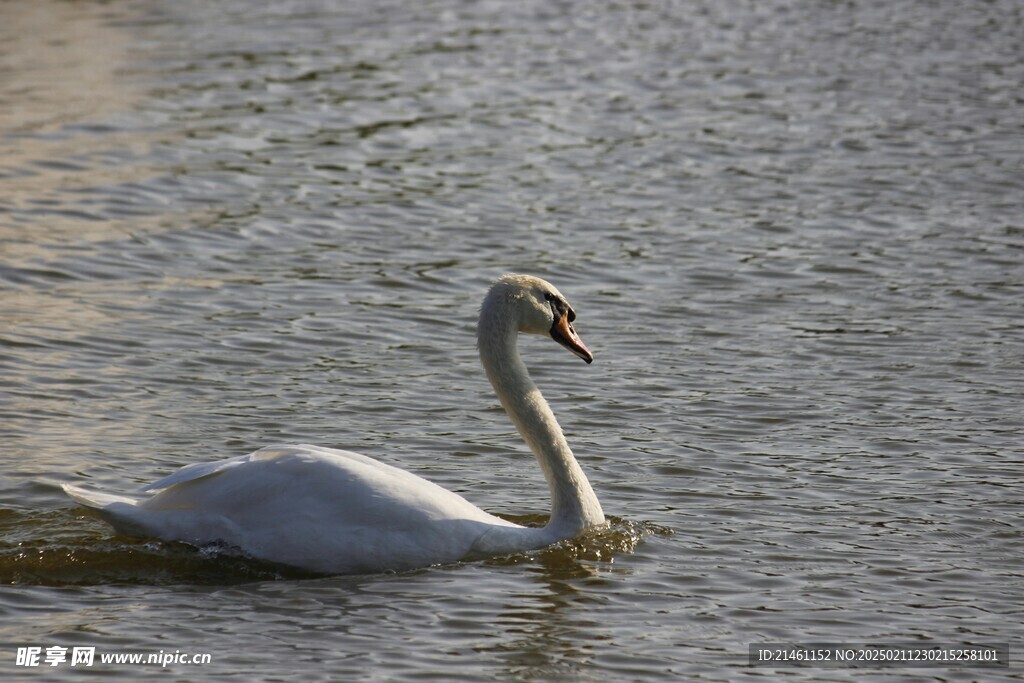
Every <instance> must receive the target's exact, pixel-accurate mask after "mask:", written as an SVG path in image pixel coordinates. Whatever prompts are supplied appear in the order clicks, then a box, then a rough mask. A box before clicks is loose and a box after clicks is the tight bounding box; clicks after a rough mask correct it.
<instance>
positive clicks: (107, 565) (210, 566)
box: [0, 509, 672, 586]
mask: <svg viewBox="0 0 1024 683" xmlns="http://www.w3.org/2000/svg"><path fill="white" fill-rule="evenodd" d="M74 512H75V511H73V510H66V509H61V510H54V511H52V512H50V513H47V514H43V515H40V514H32V515H29V514H24V513H19V512H16V511H12V510H3V511H0V538H3V539H4V540H3V541H0V584H4V585H12V584H17V585H37V586H86V585H106V584H119V583H124V584H137V585H176V584H194V585H231V584H240V583H251V582H259V581H279V580H298V579H311V578H318V577H320V576H321V575H318V574H314V573H311V572H304V571H301V570H297V569H295V568H293V567H287V566H283V565H277V564H274V563H271V562H264V561H261V560H257V559H254V558H251V557H247V556H245V555H243V554H241V553H240V552H239V551H237V549H235V548H231V547H228V546H223V545H216V544H213V545H207V546H204V547H202V548H198V549H197V548H195V547H194V546H191V545H188V544H186V543H174V542H171V543H168V542H164V541H159V540H139V539H135V538H129V537H125V536H114V537H111V536H110V534H109V530H108V528H107V527H106V526H105V525H104V524H103V523H102V522H100V521H99V520H94V519H93V518H92V517H91V515H88V514H86V515H80V514H74ZM506 519H508V520H509V521H511V522H515V523H517V524H522V525H524V526H542V525H543V524H544V523H546V521H547V517H546V516H544V515H525V516H517V517H508V516H507V517H506ZM83 522H85V524H84V525H83ZM608 522H609V524H608V526H607V527H602V528H599V529H593V530H591V531H590V532H588V533H585V534H583V535H581V536H580V537H578V538H574V539H571V540H567V541H562V542H560V543H557V544H555V545H554V546H551V547H549V548H545V549H543V550H537V551H532V552H526V553H516V554H513V555H508V556H504V557H499V558H494V559H491V560H486V561H485V564H487V565H490V566H503V565H518V564H536V565H538V566H539V567H540V569H541V570H542V571H547V572H553V573H557V574H559V575H571V576H583V575H589V574H595V573H599V572H600V571H601V568H602V566H603V565H606V564H611V563H612V562H614V560H615V558H616V557H617V556H620V555H623V554H629V553H632V552H633V551H634V550H635V549H636V547H637V546H638V545H639V544H640V543H641V542H642V541H643V539H644V538H645V537H647V536H651V535H658V536H664V535H669V534H671V533H672V532H671V530H669V529H666V528H665V527H659V526H657V525H653V524H648V523H642V522H641V523H637V522H630V521H627V520H624V519H620V518H617V517H610V518H609V519H608Z"/></svg>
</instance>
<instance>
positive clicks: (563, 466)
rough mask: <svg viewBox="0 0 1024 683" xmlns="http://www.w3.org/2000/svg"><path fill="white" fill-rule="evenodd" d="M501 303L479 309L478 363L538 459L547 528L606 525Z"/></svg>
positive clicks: (570, 531)
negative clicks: (547, 500)
mask: <svg viewBox="0 0 1024 683" xmlns="http://www.w3.org/2000/svg"><path fill="white" fill-rule="evenodd" d="M502 303H504V302H495V301H489V302H486V303H485V306H484V308H483V309H482V311H481V314H480V324H479V328H478V330H477V333H478V344H479V349H480V360H481V362H482V363H483V366H484V369H485V370H486V371H487V377H488V379H490V381H491V386H493V387H494V392H495V393H496V394H497V395H498V399H499V400H500V401H501V405H502V406H503V407H504V408H505V412H507V413H508V415H509V417H510V418H511V419H512V423H513V424H515V426H516V429H518V430H519V434H520V435H521V436H522V437H523V440H524V441H526V443H527V444H528V445H529V446H530V450H532V451H533V453H534V455H536V456H537V461H538V462H539V463H540V467H541V470H542V471H543V472H544V478H545V479H546V480H547V482H548V488H549V489H550V490H551V519H550V521H549V522H548V525H547V527H545V528H546V529H548V530H551V531H557V532H560V533H559V535H564V536H571V535H575V533H576V532H578V531H581V530H583V529H585V528H587V527H591V526H596V525H599V524H602V523H604V521H605V520H604V513H603V512H602V510H601V504H600V503H599V502H598V500H597V496H596V495H595V494H594V490H593V489H592V488H591V487H590V482H589V481H587V477H586V475H585V474H584V473H583V470H582V469H581V468H580V466H579V463H577V462H576V458H575V457H573V454H572V451H571V450H570V449H569V444H568V442H566V440H565V435H563V434H562V428H561V427H560V426H559V425H558V421H557V420H556V419H555V414H554V413H553V412H552V411H551V408H550V406H548V403H547V401H545V400H544V397H543V396H541V393H540V390H539V389H538V388H537V385H536V384H534V383H533V380H531V379H530V373H529V372H528V371H527V369H526V365H525V364H524V363H523V361H522V359H520V357H519V350H518V348H517V346H516V339H517V337H518V336H519V331H518V324H517V321H516V320H514V319H512V318H510V317H509V316H508V315H507V313H508V310H507V308H506V306H502V305H501V304H502ZM488 304H490V305H488ZM503 309H504V310H503Z"/></svg>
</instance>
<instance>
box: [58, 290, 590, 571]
mask: <svg viewBox="0 0 1024 683" xmlns="http://www.w3.org/2000/svg"><path fill="white" fill-rule="evenodd" d="M575 317H576V314H575V313H574V311H573V309H572V308H571V307H570V306H569V303H568V302H567V301H566V300H565V297H563V296H562V295H561V294H560V293H559V292H558V290H557V289H555V288H554V287H553V286H552V285H550V284H549V283H547V282H545V281H544V280H541V279H540V278H537V277H532V276H528V275H505V276H503V277H501V278H500V279H499V280H498V281H497V282H496V283H495V284H494V285H493V286H492V287H491V289H490V291H489V292H488V294H487V297H486V298H485V299H484V302H483V305H482V306H481V309H480V321H479V325H478V328H477V334H478V347H479V350H480V360H481V362H482V363H483V366H484V368H485V369H486V371H487V376H488V378H489V379H490V381H491V384H492V385H493V387H494V391H495V392H496V393H497V395H498V398H499V399H500V400H501V404H502V406H504V408H505V410H506V412H508V414H509V416H510V417H511V418H512V422H513V423H514V424H515V426H516V428H517V429H518V430H519V433H520V434H521V435H522V437H523V439H524V440H525V441H526V443H527V444H529V446H530V448H531V449H532V450H533V452H534V454H535V455H536V456H537V460H538V461H539V463H540V466H541V469H542V470H543V472H544V477H545V478H546V479H547V482H548V487H549V488H550V490H551V498H552V505H551V518H550V520H549V521H548V523H547V525H546V526H544V527H543V528H528V527H522V526H519V525H516V524H513V523H511V522H507V521H505V520H503V519H500V518H498V517H495V516H493V515H490V514H488V513H486V512H484V511H483V510H481V509H480V508H478V507H476V506H475V505H473V504H472V503H470V502H469V501H467V500H466V499H465V498H463V497H462V496H460V495H458V494H455V493H452V492H451V491H447V490H445V489H443V488H441V487H440V486H437V485H436V484H433V483H431V482H429V481H427V480H426V479H423V478H421V477H418V476H416V475H414V474H410V473H409V472H405V471H403V470H400V469H398V468H396V467H392V466H391V465H385V464H383V463H380V462H377V461H376V460H373V459H371V458H368V457H366V456H364V455H359V454H358V453H350V452H348V451H340V450H335V449H331V448H321V447H318V446H305V445H302V446H269V447H267V448H263V449H261V450H258V451H256V452H255V453H250V454H249V455H245V456H241V457H236V458H230V459H227V460H221V461H219V462H210V463H196V464H193V465H188V466H186V467H183V468H182V469H180V470H178V471H177V472H175V473H174V474H172V475H170V476H168V477H166V478H164V479H161V480H160V481H157V482H156V483H153V484H150V485H149V486H147V487H145V488H144V489H142V490H143V491H144V492H152V491H156V492H157V493H156V494H155V495H151V496H148V497H145V496H136V497H124V496H113V495H109V494H103V493H95V492H91V491H85V490H82V489H79V488H76V487H74V486H71V485H65V486H64V490H65V491H66V492H67V493H68V495H69V496H71V497H72V498H73V499H74V500H76V501H77V502H79V503H81V504H82V505H85V506H87V507H90V508H93V509H95V510H97V511H98V512H99V514H100V515H101V516H102V517H103V518H104V519H106V520H107V521H108V522H109V523H110V524H112V525H113V526H114V528H115V529H116V530H117V531H118V532H120V533H123V534H126V535H130V536H141V537H158V538H162V539H165V540H177V541H185V542H187V543H191V544H195V545H205V544H209V543H225V544H228V545H230V546H234V547H237V548H238V549H240V550H242V551H243V552H245V553H247V554H249V555H251V556H253V557H257V558H261V559H265V560H269V561H272V562H279V563H282V564H287V565H292V566H295V567H300V568H303V569H307V570H311V571H315V572H322V573H364V572H375V571H386V570H395V571H398V570H406V569H413V568H417V567H425V566H429V565H434V564H442V563H448V562H455V561H458V560H467V559H478V558H483V557H489V556H496V555H503V554H508V553H513V552H518V551H523V550H531V549H536V548H542V547H544V546H547V545H550V544H552V543H554V542H556V541H559V540H562V539H566V538H571V537H573V536H575V535H577V534H578V533H580V532H581V531H583V530H584V529H587V528H589V527H593V526H598V525H601V524H604V521H605V519H604V513H603V512H602V511H601V504H600V503H599V502H598V500H597V496H596V495H594V491H593V489H592V488H591V487H590V483H589V482H588V481H587V478H586V476H585V475H584V474H583V470H582V469H580V466H579V464H578V463H577V462H576V459H575V458H574V457H573V454H572V451H570V450H569V445H568V444H567V443H566V440H565V437H564V436H563V435H562V430H561V428H560V427H559V426H558V422H557V421H556V420H555V416H554V414H553V413H552V412H551V408H550V407H548V404H547V402H546V401H545V400H544V398H543V397H542V396H541V394H540V391H539V390H538V389H537V387H536V385H535V384H534V383H533V382H532V381H531V379H530V376H529V373H528V372H527V370H526V366H525V365H524V364H523V362H522V360H520V358H519V351H518V349H517V347H516V338H517V336H518V333H519V332H528V333H533V334H550V336H551V337H552V338H554V339H555V341H557V342H559V343H560V344H562V345H563V346H565V347H566V348H568V349H569V350H570V351H572V352H573V353H574V354H576V355H577V356H579V357H580V358H582V359H583V360H585V361H586V362H587V363H590V362H591V361H592V360H593V356H592V355H591V353H590V351H589V350H588V349H587V347H586V346H585V345H584V344H583V342H582V340H580V338H579V337H578V336H577V334H576V332H575V330H574V329H573V326H572V322H573V320H574V319H575Z"/></svg>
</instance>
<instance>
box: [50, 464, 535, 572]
mask: <svg viewBox="0 0 1024 683" xmlns="http://www.w3.org/2000/svg"><path fill="white" fill-rule="evenodd" d="M68 488H69V490H68V493H69V494H71V495H72V496H73V497H74V498H75V499H76V500H78V501H79V502H81V503H83V504H85V505H88V506H90V507H93V508H95V509H97V510H98V511H99V512H100V514H101V515H102V516H103V517H104V518H105V519H107V521H109V522H110V523H111V524H112V525H113V526H114V527H115V528H116V529H118V531H120V532H122V533H126V534H129V535H133V536H152V537H159V538H163V539H165V540H179V541H185V542H188V543H192V544H195V545H206V544H210V543H225V544H228V545H230V546H236V547H238V548H240V549H242V550H244V551H245V552H246V553H248V554H250V555H252V556H254V557H258V558H261V559H265V560H270V561H276V562H282V563H287V564H291V565H295V566H299V567H303V568H305V569H309V570H312V571H320V572H324V573H336V572H342V573H353V572H368V571H381V570H385V569H387V570H402V569H409V568H413V567H422V566H428V565H432V564H442V563H446V562H454V561H457V560H460V559H463V558H465V557H466V556H467V555H471V554H472V550H473V546H474V544H475V543H476V542H477V541H478V540H479V539H480V538H481V537H482V536H483V535H484V534H485V533H486V532H488V531H489V530H491V529H492V528H494V527H515V525H514V524H511V523H509V522H506V521H504V520H502V519H500V518H498V517H494V516H492V515H489V514H487V513H486V512H484V511H483V510H480V509H479V508H477V507H476V506H475V505H473V504H472V503H470V502H469V501H467V500H466V499H465V498H463V497H462V496H459V495H457V494H455V493H452V492H450V491H447V490H445V489H443V488H441V487H440V486H438V485H436V484H434V483H432V482H429V481H427V480H426V479H423V478H422V477H418V476H416V475H414V474H411V473H409V472H406V471H404V470H400V469H398V468H396V467H392V466H390V465H386V464H384V463H380V462H377V461H375V460H372V459H371V458H367V457H365V456H363V455H359V454H358V453H351V452H348V451H340V450H335V449H331V448H322V447H318V446H308V445H300V446H270V447H267V448H263V449H261V450H259V451H256V452H255V453H251V454H249V455H245V456H241V457H238V458H231V459H229V460H224V461H220V462H214V463H202V464H198V465H194V466H189V467H185V468H182V469H181V470H179V471H178V472H176V473H174V474H172V475H171V476H169V477H167V478H165V479H162V480H160V481H158V482H156V483H155V484H152V485H151V486H149V487H147V488H148V489H149V490H158V491H159V492H158V493H157V494H156V495H153V496H152V497H149V498H146V499H143V500H140V501H133V500H131V499H127V498H121V497H110V496H95V495H93V494H89V493H86V492H83V491H81V490H79V489H74V488H71V487H68Z"/></svg>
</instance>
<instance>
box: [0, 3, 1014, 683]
mask: <svg viewBox="0 0 1024 683" xmlns="http://www.w3.org/2000/svg"><path fill="white" fill-rule="evenodd" d="M1022 46H1024V5H1021V4H1020V3H1019V2H1017V1H1016V0H992V1H990V2H945V1H927V2H926V1H924V0H908V1H906V2H895V3H893V2H887V1H884V0H856V1H852V2H825V1H820V2H803V3H798V2H789V1H786V0H770V1H763V2H754V1H753V0H750V1H741V0H726V1H724V2H718V1H715V2H712V1H710V0H708V1H705V0H696V1H694V2H685V3H684V2H667V1H660V0H654V1H652V2H613V3H583V2H577V3H569V2H548V1H546V0H544V1H541V0H526V1H525V2H493V1H492V2H488V1H483V2H459V1H455V0H430V1H427V2H420V3H406V2H388V1H386V2H379V1H374V2H363V1H354V2H345V3H330V2H315V1H312V0H310V1H283V2H274V3H253V2H243V1H241V0H237V1H236V0H224V1H220V2H216V3H208V2H200V1H198V0H185V1H183V2H169V1H160V0H133V1H131V2H118V3H101V2H95V3H94V2H75V3H68V2H55V1H53V2H51V1H49V0H44V1H32V0H12V1H9V2H4V3H2V4H0V383H2V388H0V439H2V441H0V443H2V449H0V456H2V459H0V531H2V534H0V582H2V583H3V584H4V585H3V587H0V671H2V672H3V677H4V679H5V680H26V681H38V680H72V679H74V678H83V679H85V678H94V679H102V680H137V679H140V678H142V677H143V676H144V675H150V674H152V673H153V670H154V669H157V668H160V667H159V666H158V665H157V666H153V665H150V666H148V667H147V666H144V665H134V666H133V665H128V664H122V665H114V664H109V665H103V664H100V662H99V661H98V654H99V653H114V652H139V653H157V652H163V653H172V652H178V651H180V652H185V653H208V654H209V655H210V662H209V663H206V664H201V665H199V664H185V663H179V664H171V665H170V666H168V667H166V668H167V669H168V670H169V671H170V675H169V676H168V675H165V676H163V680H181V681H194V680H204V679H207V678H213V677H216V678H217V680H240V681H252V680H261V681H293V680H303V681H321V680H322V681H423V680H437V681H495V680H498V681H595V682H602V683H604V682H607V681H665V680H680V681H692V680H707V681H740V680H777V679H779V678H781V677H783V676H785V677H787V678H788V679H789V680H835V681H844V680H848V681H854V680H856V681H910V680H914V681H951V680H957V681H960V680H986V681H988V680H992V681H1000V680H1022V679H1024V667H1022V666H1021V665H1020V664H1019V657H1021V656H1022V654H1021V653H1022V652H1024V650H1022V649H1021V648H1022V647H1024V570H1022V559H1024V552H1022V526H1024V525H1022V518H1021V513H1022V486H1021V467H1022V465H1024V438H1022V435H1024V410H1022V404H1024V192H1022V188H1024V47H1022ZM509 271H520V272H529V273H533V274H536V275H540V276H542V277H545V278H547V279H549V280H551V281H552V282H553V283H554V284H555V285H556V286H558V287H559V289H561V291H562V292H563V293H565V294H566V295H567V296H568V298H569V299H570V301H571V302H572V303H573V305H574V307H575V309H576V311H577V313H578V315H579V318H578V321H577V329H578V330H579V331H580V333H581V335H582V336H583V338H584V340H585V341H586V342H587V344H588V345H589V346H590V348H591V349H592V350H593V351H594V353H595V356H596V361H595V362H594V364H593V365H592V366H585V365H584V364H583V363H581V362H579V360H577V359H575V358H573V357H572V356H571V355H570V354H568V353H565V352H564V350H562V349H559V348H557V347H556V346H555V345H553V344H550V343H546V342H545V341H544V340H541V339H528V340H523V342H522V347H523V352H524V356H525V358H526V359H527V361H528V363H529V364H530V366H531V370H532V372H533V374H534V377H535V379H536V380H537V382H538V384H539V385H540V386H541V388H542V389H543V390H544V391H545V394H546V395H547V396H548V398H549V400H550V402H551V404H552V406H553V408H554V409H555V411H556V413H557V414H558V416H559V418H560V420H561V422H562V425H563V427H564V429H565V431H566V433H567V435H568V437H569V440H570V443H571V444H572V445H573V448H574V450H575V452H576V454H577V456H578V457H579V458H580V461H581V463H582V465H583V467H584V468H585V470H586V471H587V473H588V475H589V477H590V479H591V482H592V484H593V485H594V488H595V489H596V490H597V492H598V495H599V496H600V498H601V500H602V503H603V506H604V509H605V512H606V513H607V514H608V515H609V516H610V517H611V525H610V527H609V529H607V530H605V531H601V532H598V533H594V534H591V535H589V536H587V537H585V538H583V539H579V540H577V541H575V542H572V543H566V544H564V545H562V546H560V547H556V548H552V549H548V550H544V551H541V552H536V553H530V554H524V555H521V556H515V557H509V558H501V559H497V560H492V561H485V562H476V563H465V564H459V565H455V566H444V567H435V568H431V569H426V570H422V571H415V572H409V573H401V574H391V575H379V576H359V577H310V576H306V575H303V574H301V573H299V572H294V571H292V570H288V569H286V568H281V567H277V566H269V565H265V564H262V563H258V562H254V561H250V560H247V559H244V558H239V557H235V556H232V555H231V554H229V553H224V552H216V551H204V552H198V551H196V550H194V549H192V548H190V547H188V546H184V545H179V544H164V543H159V542H155V541H146V540H136V539H130V538H124V537H118V536H115V535H114V534H113V533H112V531H111V530H110V528H109V527H107V526H106V525H105V524H104V523H102V522H101V521H99V520H97V519H95V518H93V517H90V516H88V515H87V514H85V513H84V512H83V511H82V510H81V509H80V508H77V507H76V506H75V505H73V504H72V503H71V502H70V501H69V500H68V499H67V498H66V497H65V496H64V495H63V493H62V492H61V491H60V488H59V485H60V484H61V483H64V482H74V483H78V484H82V485H86V486H89V487H92V488H97V489H106V490H111V491H127V490H130V489H132V488H134V487H136V486H139V485H141V484H143V483H146V482H149V481H152V480H154V479H156V478H159V477H161V476H163V475H165V474H167V473H169V472H171V471H173V470H174V469H176V468H178V467H180V466H183V465H186V464H189V463H194V462H199V461H205V460H211V459H215V458H221V457H228V456H233V455H240V454H244V453H247V452H249V451H252V450H254V449H256V448H258V447H260V446H263V445H267V444H271V443H279V442H310V443H317V444H321V445H326V446H333V447H339V448H346V449H351V450H356V451H359V452H362V453H366V454H368V455H371V456H374V457H376V458H379V459H381V460H383V461H385V462H388V463H391V464H395V465H398V466H401V467H403V468H406V469H409V470H412V471H415V472H417V473H420V474H423V475H424V476H427V477H428V478H430V479H432V480H433V481H435V482H437V483H439V484H441V485H443V486H445V487H447V488H450V489H453V490H456V491H458V492H460V493H462V494H463V495H464V496H466V497H467V498H469V499H470V500H472V501H473V502H475V503H477V504H478V505H480V506H481V507H483V508H484V509H486V510H488V511H491V512H494V513H496V514H500V515H504V516H506V517H509V518H512V519H516V520H519V521H524V522H527V523H538V522H542V521H543V519H544V515H545V514H546V512H547V505H548V495H547V490H546V488H545V486H544V482H543V479H542V477H541V475H540V472H539V470H538V469H537V467H536V465H535V462H534V460H533V458H532V456H531V455H530V454H529V453H528V452H527V450H526V449H525V447H524V446H523V445H522V444H521V442H520V441H519V439H518V437H517V436H516V434H515V433H514V431H513V429H512V427H511V426H510V424H509V422H508V421H507V419H506V418H505V416H504V414H503V413H502V412H501V410H500V408H499V406H498V403H497V401H496V399H495V398H494V396H493V395H492V393H491V390H490V387H489V385H488V384H487V382H486V380H485V378H484V376H483V373H482V371H481V370H480V368H479V364H478V360H477V357H476V351H475V347H474V344H475V338H474V325H475V318H476V313H477V308H478V305H479V301H480V299H481V297H482V296H483V294H484V292H485V291H486V288H487V286H488V283H489V282H490V281H491V280H492V279H493V278H495V277H497V276H498V275H500V274H501V273H504V272H509ZM821 642H829V643H865V642H902V643H908V642H909V643H918V644H922V645H926V646H931V645H935V644H986V643H1010V644H1011V656H1012V658H1013V661H1012V663H1011V665H1010V666H1009V667H1008V668H996V669H991V668H989V669H982V668H978V667H957V666H940V667H934V668H913V669H912V668H905V667H903V668H901V667H896V668H880V667H866V668H865V667H861V668H859V669H850V668H840V669H823V668H813V667H811V668H785V667H780V668H772V667H767V668H766V667H754V666H751V665H750V664H749V663H748V658H747V653H748V647H749V646H750V645H751V644H755V645H756V644H765V643H821ZM33 646H35V647H41V648H42V649H43V654H44V655H45V650H46V648H48V647H50V646H60V647H66V648H69V650H70V649H71V648H74V647H95V648H96V652H97V662H96V664H95V665H94V666H93V667H92V669H86V668H85V667H82V666H79V667H72V666H71V665H70V663H63V664H60V665H58V666H56V667H49V666H46V665H45V664H44V665H42V666H38V667H28V666H19V665H18V664H17V662H16V654H17V651H18V648H24V647H33ZM165 673H166V672H165Z"/></svg>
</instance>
